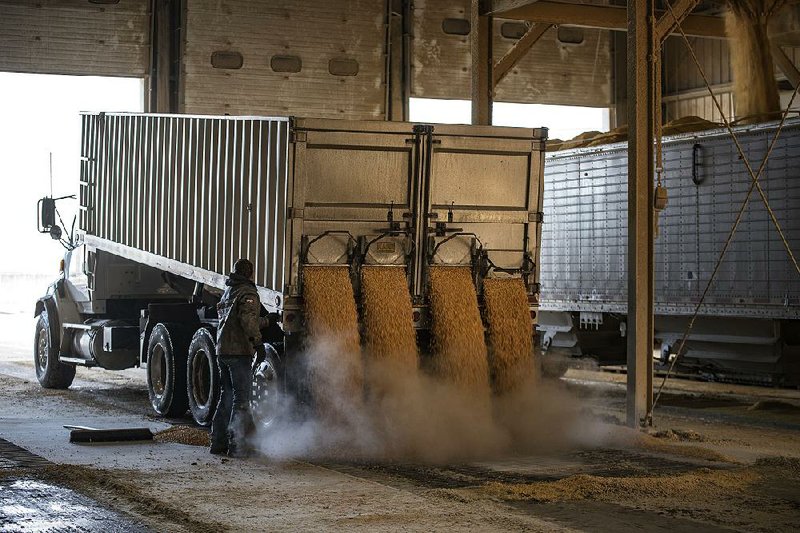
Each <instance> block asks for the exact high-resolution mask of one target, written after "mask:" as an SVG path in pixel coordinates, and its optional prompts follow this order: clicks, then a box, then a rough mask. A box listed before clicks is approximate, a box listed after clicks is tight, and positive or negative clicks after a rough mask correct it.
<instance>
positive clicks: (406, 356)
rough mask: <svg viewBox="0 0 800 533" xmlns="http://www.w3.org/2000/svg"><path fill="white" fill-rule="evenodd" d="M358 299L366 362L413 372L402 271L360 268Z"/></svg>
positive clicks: (414, 357)
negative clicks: (362, 325) (361, 312)
mask: <svg viewBox="0 0 800 533" xmlns="http://www.w3.org/2000/svg"><path fill="white" fill-rule="evenodd" d="M361 295H362V302H361V304H362V309H363V324H364V348H365V350H366V354H367V359H368V361H377V362H385V363H387V364H388V365H390V366H392V367H396V368H397V369H398V370H407V371H412V372H413V371H416V369H417V339H416V335H415V334H414V323H413V320H412V309H411V296H410V295H409V293H408V284H407V282H406V272H405V268H403V267H363V268H362V269H361Z"/></svg>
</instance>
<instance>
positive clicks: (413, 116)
mask: <svg viewBox="0 0 800 533" xmlns="http://www.w3.org/2000/svg"><path fill="white" fill-rule="evenodd" d="M471 110H472V104H471V102H470V101H469V100H442V99H436V98H411V100H410V104H409V115H410V116H409V119H410V120H411V121H412V122H431V123H436V124H469V123H470V115H471ZM492 124H494V125H495V126H516V127H525V128H538V127H542V126H545V127H547V128H549V130H550V131H549V137H550V138H551V139H571V138H573V137H575V136H576V135H578V134H580V133H583V132H585V131H608V128H609V109H608V108H606V107H582V106H566V105H545V104H517V103H513V102H495V103H494V104H493V107H492Z"/></svg>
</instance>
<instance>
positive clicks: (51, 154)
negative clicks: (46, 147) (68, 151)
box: [50, 152, 53, 198]
mask: <svg viewBox="0 0 800 533" xmlns="http://www.w3.org/2000/svg"><path fill="white" fill-rule="evenodd" d="M52 197H53V152H50V198H52Z"/></svg>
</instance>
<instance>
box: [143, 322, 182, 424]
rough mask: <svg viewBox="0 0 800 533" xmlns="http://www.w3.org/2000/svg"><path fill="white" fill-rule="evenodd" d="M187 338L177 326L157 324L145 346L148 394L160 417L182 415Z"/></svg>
mask: <svg viewBox="0 0 800 533" xmlns="http://www.w3.org/2000/svg"><path fill="white" fill-rule="evenodd" d="M188 347H189V338H188V335H187V334H186V332H184V331H183V328H181V327H180V326H172V325H170V326H167V325H165V324H156V325H155V327H154V328H153V332H152V333H151V334H150V340H149V341H148V343H147V392H148V395H149V396H150V405H152V406H153V410H154V411H155V412H156V413H158V414H159V415H161V416H167V417H177V416H183V415H184V414H185V413H186V410H187V409H188V408H189V398H188V397H187V395H186V354H187V353H188Z"/></svg>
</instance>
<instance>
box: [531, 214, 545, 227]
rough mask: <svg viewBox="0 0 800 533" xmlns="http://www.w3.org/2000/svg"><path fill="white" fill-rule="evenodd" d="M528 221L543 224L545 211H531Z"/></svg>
mask: <svg viewBox="0 0 800 533" xmlns="http://www.w3.org/2000/svg"><path fill="white" fill-rule="evenodd" d="M528 222H536V223H537V224H541V223H542V222H544V213H543V212H541V211H530V212H529V213H528Z"/></svg>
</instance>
